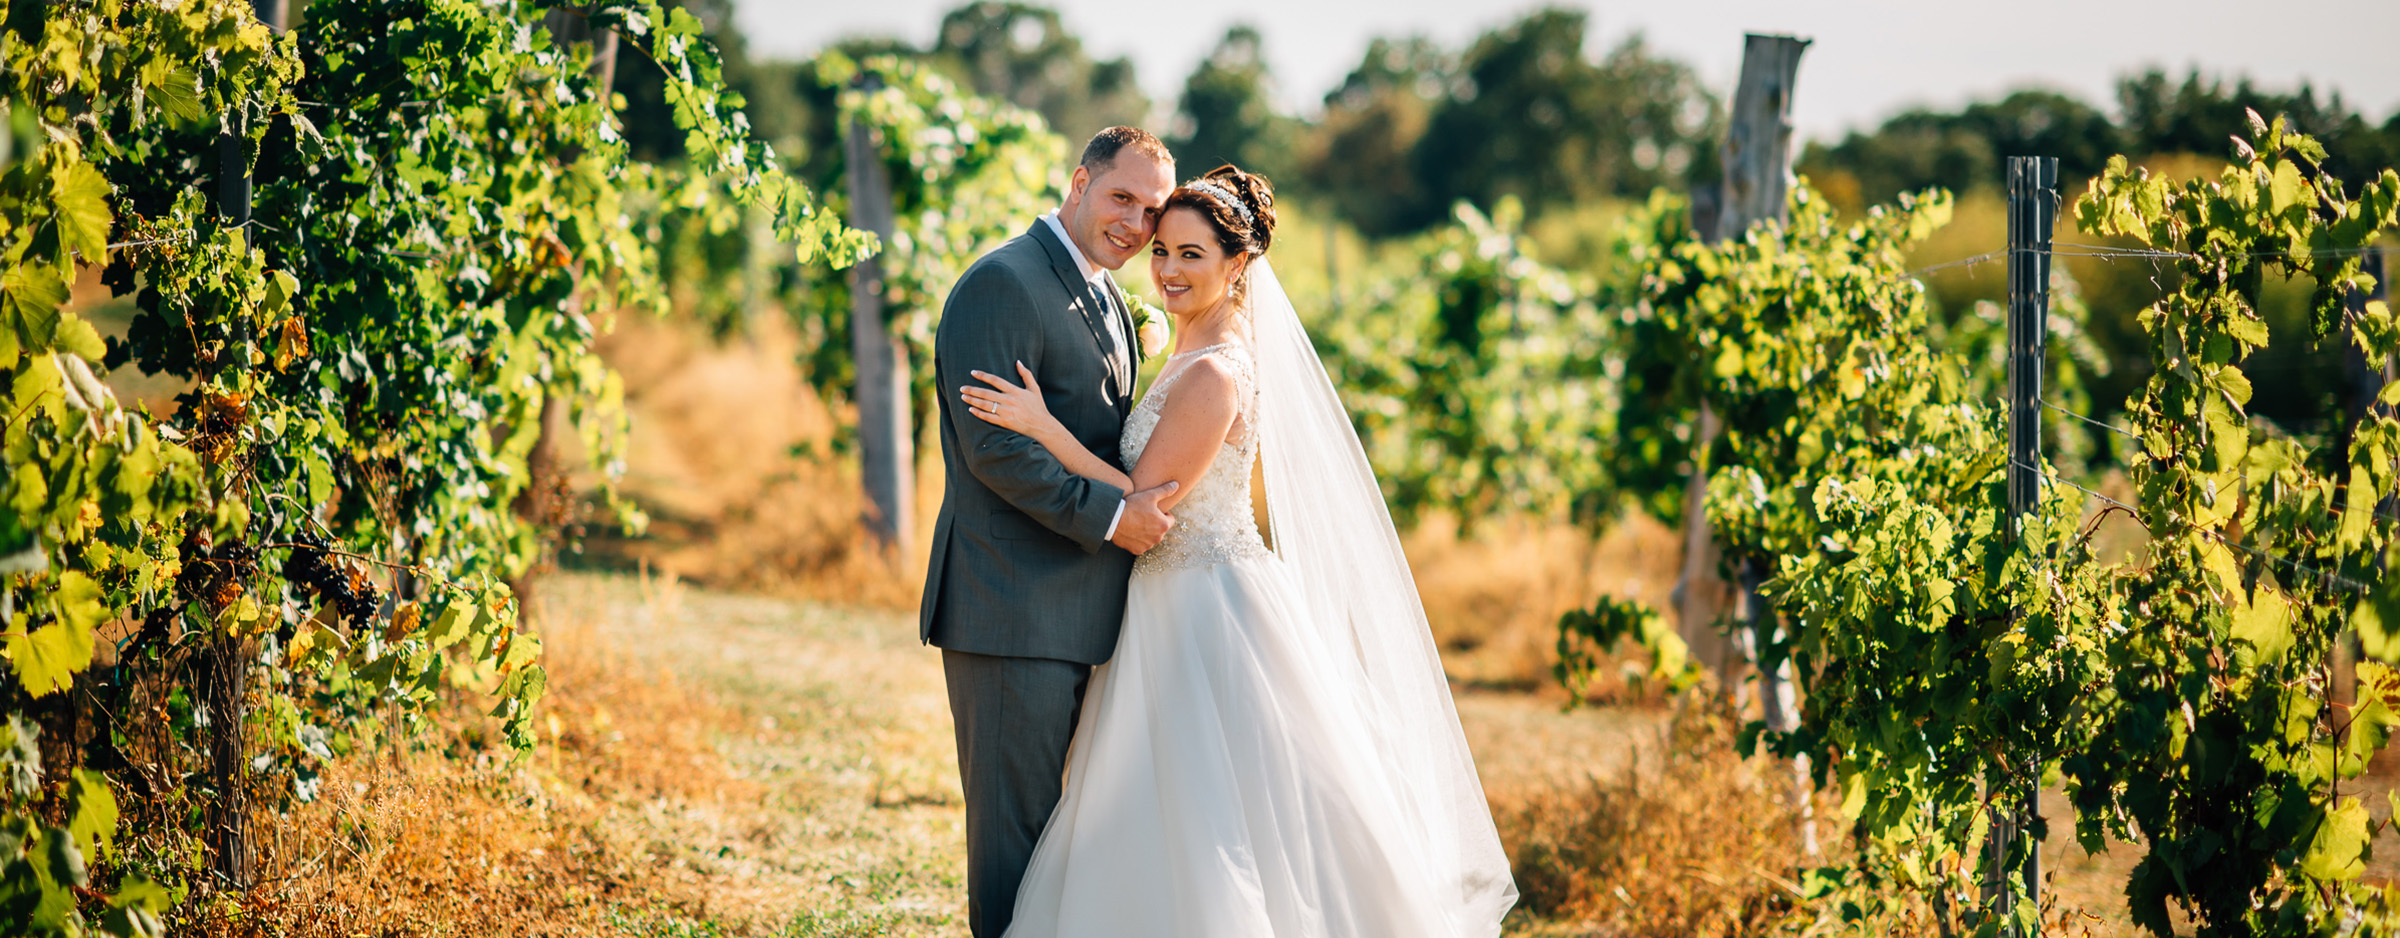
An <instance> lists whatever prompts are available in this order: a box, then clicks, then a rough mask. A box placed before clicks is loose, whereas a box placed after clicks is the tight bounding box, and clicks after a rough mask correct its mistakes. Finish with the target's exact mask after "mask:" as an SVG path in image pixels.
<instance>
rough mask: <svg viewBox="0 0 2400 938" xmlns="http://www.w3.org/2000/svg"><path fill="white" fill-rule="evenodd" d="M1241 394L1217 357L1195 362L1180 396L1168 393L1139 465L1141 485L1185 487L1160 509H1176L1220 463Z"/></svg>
mask: <svg viewBox="0 0 2400 938" xmlns="http://www.w3.org/2000/svg"><path fill="white" fill-rule="evenodd" d="M1236 394H1237V390H1236V388H1235V385H1234V380H1233V372H1231V371H1229V370H1227V369H1226V367H1225V365H1224V364H1223V363H1222V362H1219V361H1217V360H1216V359H1215V358H1213V357H1204V358H1202V359H1200V360H1199V361H1196V362H1193V363H1191V364H1190V365H1188V366H1186V367H1185V373H1184V375H1183V376H1182V377H1180V378H1177V379H1175V393H1173V394H1170V395H1167V403H1166V406H1164V407H1161V408H1159V413H1158V429H1156V430H1154V431H1151V433H1150V444H1149V445H1148V446H1145V447H1143V448H1142V461H1141V462H1140V463H1138V464H1136V465H1135V466H1134V467H1133V481H1134V484H1135V485H1136V486H1153V485H1164V484H1166V483H1168V482H1170V481H1172V482H1176V483H1179V484H1178V485H1176V486H1175V491H1173V492H1170V493H1168V494H1167V495H1165V496H1163V497H1161V498H1160V499H1159V500H1158V507H1159V510H1160V511H1165V510H1168V509H1170V508H1173V507H1174V506H1175V505H1176V504H1177V503H1179V502H1181V501H1183V496H1185V495H1189V494H1191V491H1192V486H1193V485H1196V484H1198V483H1199V481H1200V477H1201V476H1204V475H1207V474H1208V467H1209V465H1210V464H1211V463H1214V462H1216V461H1217V453H1218V452H1220V451H1221V450H1223V449H1224V443H1225V438H1226V437H1227V436H1229V435H1231V434H1232V433H1233V422H1234V420H1235V419H1237V418H1238V417H1240V416H1241V410H1240V408H1239V407H1238V405H1237V403H1236V400H1235V395H1236ZM1140 490H1141V489H1140V488H1133V489H1127V490H1126V491H1129V492H1130V491H1140Z"/></svg>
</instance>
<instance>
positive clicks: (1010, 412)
mask: <svg viewBox="0 0 2400 938" xmlns="http://www.w3.org/2000/svg"><path fill="white" fill-rule="evenodd" d="M967 373H968V374H970V375H974V376H975V378H976V380H979V381H982V382H983V383H985V384H989V385H991V387H990V388H988V389H987V388H979V387H975V386H973V385H968V386H966V387H963V388H959V389H958V393H959V397H961V398H963V399H964V400H965V401H966V402H967V410H968V411H969V412H972V413H973V414H974V415H975V416H977V417H980V418H983V422H985V423H989V424H995V425H998V426H999V427H1001V428H1002V429H1006V430H1015V431H1017V432H1018V433H1022V434H1025V435H1026V436H1028V437H1031V438H1033V441H1034V442H1036V443H1040V444H1041V445H1042V448H1043V449H1046V450H1049V451H1050V455H1051V456H1052V457H1053V458H1056V459H1057V460H1058V464H1059V465H1061V466H1065V467H1066V469H1067V471H1068V472H1072V473H1074V474H1076V475H1079V476H1082V477H1084V478H1086V479H1091V480H1093V481H1096V482H1106V483H1108V484H1110V485H1113V486H1116V487H1117V488H1118V489H1120V490H1122V491H1125V492H1132V491H1133V488H1132V485H1133V481H1132V479H1130V478H1129V477H1127V476H1126V474H1125V472H1124V470H1121V469H1118V468H1117V467H1116V466H1114V465H1111V464H1109V461H1108V460H1105V459H1102V458H1100V457H1099V456H1097V455H1094V454H1093V453H1092V451H1091V450H1090V449H1089V448H1087V447H1085V446H1084V445H1083V441H1082V440H1078V439H1076V438H1075V435H1074V434H1072V433H1068V432H1067V427H1066V425H1065V424H1062V423H1059V422H1058V418H1057V417H1054V416H1051V415H1050V406H1049V404H1048V403H1046V402H1045V401H1043V399H1042V385H1041V382H1038V381H1035V380H1033V371H1032V370H1031V369H1028V368H1026V367H1025V363H1024V362H1018V363H1017V376H1018V377H1020V378H1023V379H1025V386H1024V387H1018V386H1016V385H1014V384H1010V383H1008V379H1006V378H1002V377H1000V376H998V375H993V374H986V373H984V372H981V371H970V372H967ZM1166 507H1167V504H1166V502H1165V500H1164V499H1161V500H1160V504H1159V510H1160V511H1165V510H1166Z"/></svg>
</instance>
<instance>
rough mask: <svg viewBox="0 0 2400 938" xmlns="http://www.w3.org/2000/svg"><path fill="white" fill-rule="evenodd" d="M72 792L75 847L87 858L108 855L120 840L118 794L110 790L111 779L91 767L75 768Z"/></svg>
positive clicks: (69, 830)
mask: <svg viewBox="0 0 2400 938" xmlns="http://www.w3.org/2000/svg"><path fill="white" fill-rule="evenodd" d="M69 791H70V792H71V793H72V797H71V798H70V800H69V802H68V808H67V813H68V815H69V818H68V821H67V833H68V834H70V835H72V836H73V837H74V838H75V849H77V850H80V851H82V852H83V855H84V856H87V857H91V858H94V859H102V858H104V857H105V854H106V851H107V850H108V849H109V848H110V847H112V846H113V845H114V844H115V843H116V837H117V796H116V793H115V792H112V791H110V790H109V787H108V780H107V779H105V778H102V777H101V776H100V773H98V772H94V771H92V770H90V769H76V770H75V776H74V779H73V781H72V782H71V783H70V787H69Z"/></svg>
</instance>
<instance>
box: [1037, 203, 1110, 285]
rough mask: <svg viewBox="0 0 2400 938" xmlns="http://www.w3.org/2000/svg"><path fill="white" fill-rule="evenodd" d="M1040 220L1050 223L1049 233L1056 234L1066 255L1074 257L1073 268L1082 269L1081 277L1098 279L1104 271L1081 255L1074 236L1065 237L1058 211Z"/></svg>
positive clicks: (1065, 232)
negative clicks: (1064, 248)
mask: <svg viewBox="0 0 2400 938" xmlns="http://www.w3.org/2000/svg"><path fill="white" fill-rule="evenodd" d="M1042 220H1043V221H1046V222H1049V223H1050V233H1052V234H1055V235H1057V236H1058V240H1059V243H1061V244H1064V245H1066V246H1067V256H1068V257H1072V258H1074V259H1075V269H1076V270H1080V271H1083V279H1085V280H1091V281H1098V280H1099V279H1100V275H1101V274H1102V273H1105V271H1102V270H1101V269H1100V268H1099V267H1097V266H1094V265H1093V264H1092V262H1091V260H1090V259H1089V258H1086V257H1084V256H1083V249H1082V248H1079V247H1076V246H1075V239H1074V238H1070V237H1067V226H1066V224H1065V223H1063V222H1060V221H1059V220H1058V213H1057V212H1051V213H1050V214H1048V215H1044V216H1042Z"/></svg>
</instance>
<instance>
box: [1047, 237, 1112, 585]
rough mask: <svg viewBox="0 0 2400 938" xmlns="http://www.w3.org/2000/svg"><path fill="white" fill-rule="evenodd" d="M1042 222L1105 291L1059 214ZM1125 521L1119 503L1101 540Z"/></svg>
mask: <svg viewBox="0 0 2400 938" xmlns="http://www.w3.org/2000/svg"><path fill="white" fill-rule="evenodd" d="M1042 220H1043V221H1045V222H1048V223H1050V233H1051V234H1054V235H1057V236H1058V240H1059V242H1060V243H1063V244H1065V245H1066V246H1067V256H1068V257H1072V258H1074V259H1075V269H1076V270H1080V271H1082V272H1083V279H1085V280H1089V281H1091V282H1093V283H1094V284H1098V285H1100V286H1101V287H1102V288H1103V289H1105V288H1106V287H1107V284H1106V283H1104V282H1102V281H1101V279H1100V277H1101V276H1102V275H1103V274H1105V273H1106V271H1103V270H1101V269H1100V268H1098V267H1095V266H1092V262H1091V259H1090V258H1086V257H1084V256H1083V249H1082V248H1079V247H1076V246H1075V239H1074V238H1070V237H1067V226H1066V225H1064V224H1061V223H1060V222H1059V220H1058V213H1057V212H1051V213H1050V214H1047V215H1044V216H1042ZM1124 520H1125V503H1124V502H1118V503H1117V513H1116V514H1115V515H1113V516H1110V518H1109V519H1108V535H1107V536H1106V537H1103V538H1101V540H1105V541H1113V540H1116V539H1117V524H1118V523H1119V522H1122V521H1124Z"/></svg>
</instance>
